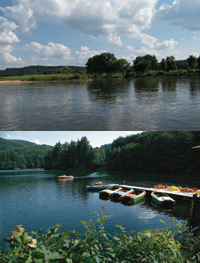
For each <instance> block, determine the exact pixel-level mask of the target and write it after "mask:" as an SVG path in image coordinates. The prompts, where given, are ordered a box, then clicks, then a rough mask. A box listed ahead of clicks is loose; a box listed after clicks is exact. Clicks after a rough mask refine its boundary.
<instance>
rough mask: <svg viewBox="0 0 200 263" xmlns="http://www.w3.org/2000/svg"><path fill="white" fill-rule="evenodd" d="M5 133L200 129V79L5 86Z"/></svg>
mask: <svg viewBox="0 0 200 263" xmlns="http://www.w3.org/2000/svg"><path fill="white" fill-rule="evenodd" d="M0 105H1V109H0V116H1V118H0V130H68V131H69V130H193V131H194V130H200V79H199V78H198V77H196V78H183V79H180V78H179V79H177V78H171V79H170V78H163V79H129V80H128V79H112V80H98V81H92V82H87V83H70V84H69V83H68V84H67V83H56V84H55V83H51V84H50V83H48V84H47V83H46V84H45V83H40V84H21V85H18V84H11V85H0Z"/></svg>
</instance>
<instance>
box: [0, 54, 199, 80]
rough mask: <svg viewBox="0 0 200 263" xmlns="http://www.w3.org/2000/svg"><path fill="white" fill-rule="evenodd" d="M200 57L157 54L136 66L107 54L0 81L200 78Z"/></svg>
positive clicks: (13, 71)
mask: <svg viewBox="0 0 200 263" xmlns="http://www.w3.org/2000/svg"><path fill="white" fill-rule="evenodd" d="M199 74H200V57H198V58H196V57H195V56H193V55H190V56H189V57H188V58H187V59H186V60H177V61H176V59H175V57H174V56H168V57H166V58H163V59H162V60H161V61H160V62H158V60H157V58H156V56H155V55H153V56H151V55H149V54H147V55H145V56H138V57H136V58H135V59H134V60H133V65H130V63H129V62H128V61H127V60H126V59H124V58H119V59H117V58H116V57H115V55H114V54H112V53H109V52H105V53H101V54H100V55H94V56H92V57H90V58H89V59H88V61H87V62H86V67H75V66H29V67H24V68H8V69H6V70H0V81H71V80H92V79H94V78H124V77H126V78H128V77H130V78H139V77H154V78H156V77H169V76H170V77H174V76H176V77H182V76H194V75H196V76H199Z"/></svg>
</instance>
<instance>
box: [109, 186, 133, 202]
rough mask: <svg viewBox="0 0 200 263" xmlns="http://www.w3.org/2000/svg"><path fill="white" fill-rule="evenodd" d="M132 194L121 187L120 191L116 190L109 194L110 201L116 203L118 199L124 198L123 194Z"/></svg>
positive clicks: (129, 190) (129, 189) (130, 190)
mask: <svg viewBox="0 0 200 263" xmlns="http://www.w3.org/2000/svg"><path fill="white" fill-rule="evenodd" d="M131 192H133V189H131V188H126V187H122V188H121V189H118V190H117V191H114V192H113V193H111V194H110V199H111V200H112V201H118V200H119V198H120V197H122V196H124V195H125V194H129V193H131Z"/></svg>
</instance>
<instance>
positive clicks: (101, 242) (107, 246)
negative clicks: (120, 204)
mask: <svg viewBox="0 0 200 263" xmlns="http://www.w3.org/2000/svg"><path fill="white" fill-rule="evenodd" d="M104 209H105V208H104V207H101V210H102V213H101V214H98V213H97V212H95V213H96V214H97V216H98V219H97V220H96V223H94V224H93V223H92V221H91V220H90V221H89V222H85V221H81V223H82V224H83V225H84V228H85V231H84V232H82V233H79V232H77V231H75V230H73V231H67V232H64V233H59V234H57V233H56V232H57V231H58V229H59V228H60V226H59V225H55V226H54V227H52V228H51V229H49V230H48V231H47V232H46V234H43V235H41V233H42V230H39V231H38V232H32V233H31V234H28V233H27V232H25V229H24V228H22V226H18V227H17V228H16V229H15V230H14V231H13V232H12V235H10V236H9V237H8V238H7V239H6V241H7V242H8V243H9V249H8V250H7V251H4V252H1V251H0V261H1V262H2V263H16V262H23V263H31V262H35V263H42V262H68V263H90V262H91V263H94V262H97V263H105V262H116V263H129V262H149V263H150V262H152V263H153V262H158V263H164V262H171V263H173V262H174V263H175V262H179V263H183V262H184V261H185V260H186V259H188V258H190V257H191V256H193V254H196V253H197V252H198V250H199V249H200V240H199V239H194V237H192V236H191V235H190V233H188V232H187V231H186V232H183V229H182V225H181V224H180V223H178V224H175V225H174V226H175V227H176V228H177V227H178V228H179V230H176V231H174V232H173V231H171V230H170V229H171V227H172V225H171V224H173V223H174V222H169V225H167V224H165V223H164V222H163V223H164V224H165V227H164V228H163V229H160V230H159V229H155V230H144V231H142V232H138V233H137V234H136V235H133V234H132V232H127V231H126V230H125V229H124V227H122V226H118V225H117V226H116V227H118V228H119V229H120V230H121V233H120V234H118V235H117V234H114V235H111V234H109V233H108V231H106V230H105V229H104V226H103V225H104V222H105V221H106V220H108V219H110V217H111V215H110V216H105V215H103V211H104ZM160 221H161V220H160ZM183 233H184V234H183ZM177 236H178V238H177ZM194 244H195V245H194Z"/></svg>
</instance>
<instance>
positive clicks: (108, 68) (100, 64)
mask: <svg viewBox="0 0 200 263" xmlns="http://www.w3.org/2000/svg"><path fill="white" fill-rule="evenodd" d="M197 66H198V68H200V56H199V57H198V58H196V57H195V56H193V55H190V56H189V57H188V58H187V60H185V61H176V59H175V57H174V56H168V57H166V58H163V59H162V60H161V62H160V63H158V60H157V58H156V56H155V55H153V56H151V55H149V54H147V55H145V56H137V57H136V58H135V59H134V60H133V67H132V68H133V70H134V71H135V72H137V73H144V72H146V71H149V70H163V71H167V72H169V71H171V70H177V69H188V68H191V69H195V68H196V67H197ZM86 67H87V73H88V74H94V75H105V74H107V75H111V74H113V73H122V75H124V74H125V73H129V72H130V71H131V67H130V63H129V62H128V61H127V60H126V59H117V58H116V57H115V55H114V54H112V53H109V52H105V53H101V54H100V55H95V56H92V57H90V58H89V59H88V61H87V63H86Z"/></svg>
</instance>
